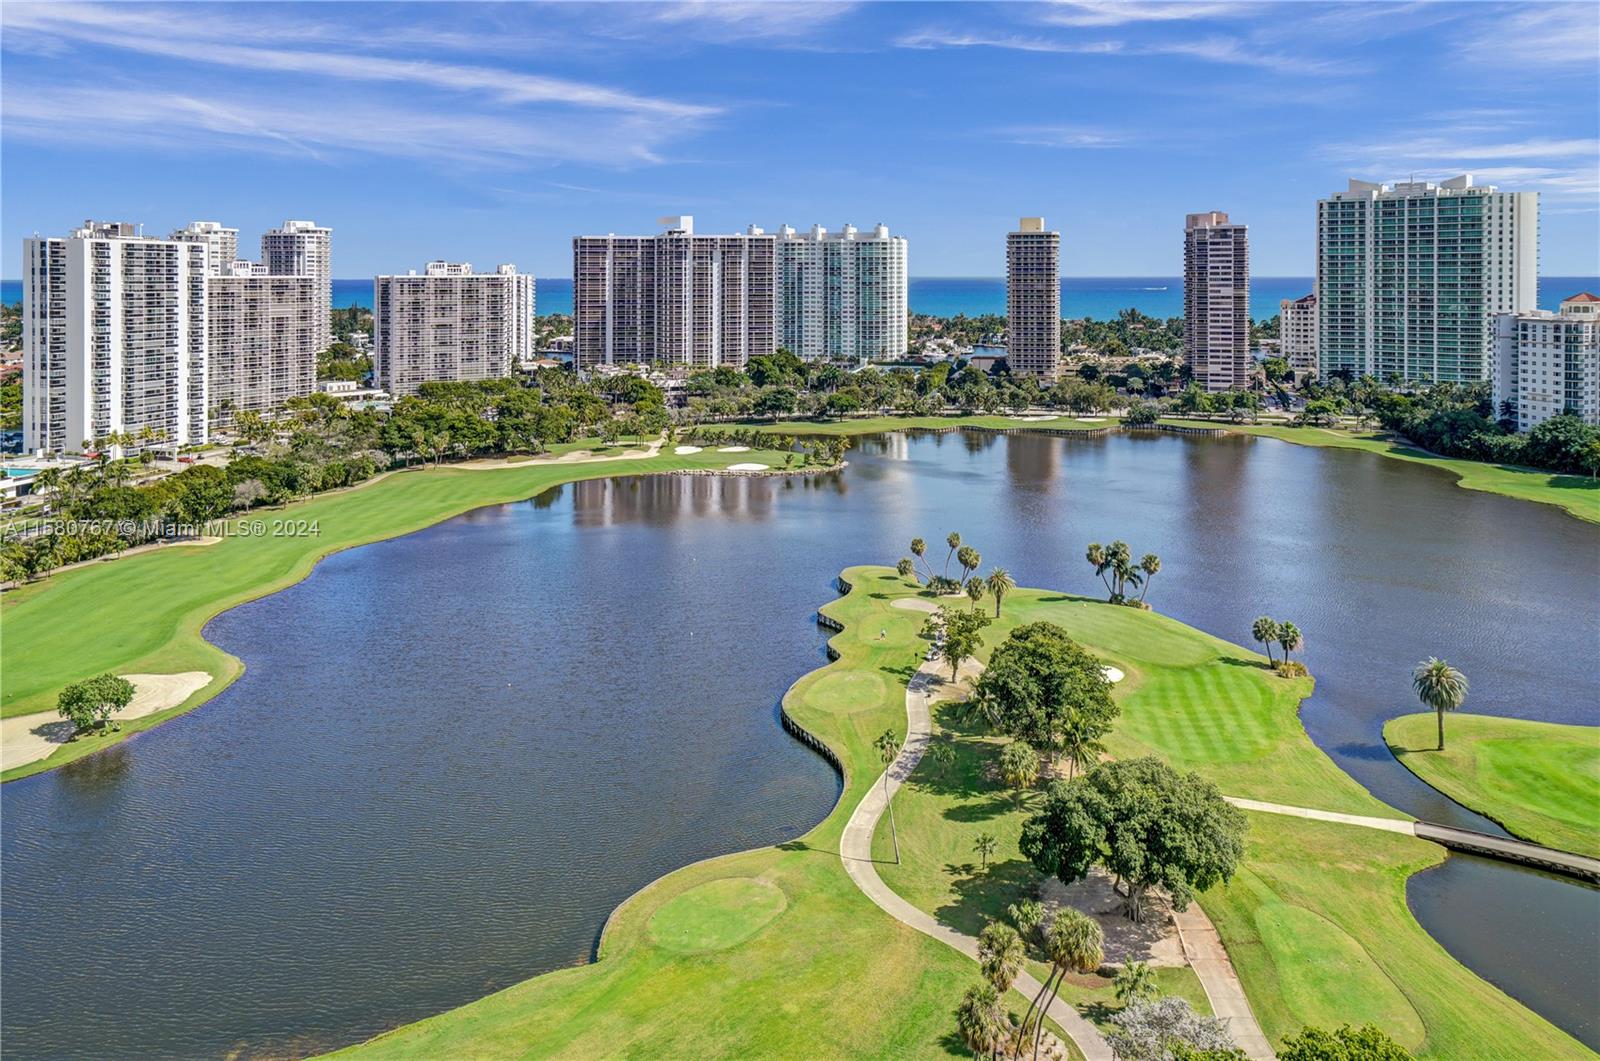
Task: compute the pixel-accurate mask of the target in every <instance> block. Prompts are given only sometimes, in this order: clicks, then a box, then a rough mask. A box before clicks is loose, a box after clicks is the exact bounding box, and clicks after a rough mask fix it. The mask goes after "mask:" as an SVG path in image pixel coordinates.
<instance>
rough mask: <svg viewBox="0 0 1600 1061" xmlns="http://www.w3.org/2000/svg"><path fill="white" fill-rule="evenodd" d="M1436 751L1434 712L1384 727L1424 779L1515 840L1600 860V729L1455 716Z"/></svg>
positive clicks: (1406, 717) (1385, 736) (1385, 735)
mask: <svg viewBox="0 0 1600 1061" xmlns="http://www.w3.org/2000/svg"><path fill="white" fill-rule="evenodd" d="M1444 726H1445V748H1444V751H1442V752H1441V751H1437V750H1435V749H1436V748H1437V746H1438V729H1437V725H1436V721H1435V718H1434V715H1433V713H1432V712H1427V713H1423V714H1416V715H1402V716H1401V717H1399V718H1394V719H1390V720H1389V721H1388V722H1387V723H1386V724H1385V725H1384V727H1383V739H1384V740H1385V741H1387V742H1388V744H1389V748H1390V750H1391V751H1393V752H1394V754H1395V756H1396V757H1397V758H1398V759H1399V760H1400V761H1401V762H1402V763H1404V764H1405V765H1406V766H1407V767H1409V768H1410V770H1411V772H1412V773H1414V774H1416V775H1417V776H1418V777H1420V778H1422V780H1424V781H1426V782H1427V783H1428V784H1430V785H1432V786H1433V787H1434V788H1436V789H1438V790H1439V791H1441V792H1443V793H1444V794H1445V795H1447V796H1449V797H1450V798H1451V799H1453V800H1455V801H1456V802H1457V803H1460V804H1462V805H1463V806H1466V807H1470V808H1472V809H1473V810H1475V811H1477V812H1478V813H1479V814H1482V815H1484V816H1485V817H1489V818H1493V819H1494V820H1495V821H1497V822H1499V823H1500V824H1501V825H1503V826H1505V828H1506V830H1507V831H1508V832H1510V833H1512V834H1514V835H1516V836H1520V837H1522V838H1524V839H1526V840H1532V841H1534V842H1535V843H1539V844H1544V845H1545V846H1546V847H1556V848H1560V849H1561V850H1563V851H1572V852H1575V853H1577V854H1580V855H1594V856H1597V857H1600V728H1596V727H1594V726H1562V725H1557V724H1555V723H1553V722H1530V721H1527V720H1525V719H1520V718H1495V717H1493V716H1490V715H1465V714H1451V715H1449V716H1448V717H1447V718H1446V719H1445V720H1444Z"/></svg>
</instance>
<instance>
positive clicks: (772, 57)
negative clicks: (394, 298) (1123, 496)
mask: <svg viewBox="0 0 1600 1061" xmlns="http://www.w3.org/2000/svg"><path fill="white" fill-rule="evenodd" d="M0 29H3V48H4V56H3V58H4V65H3V75H0V89H3V101H0V141H3V142H0V147H3V159H0V180H3V186H4V203H3V208H0V224H3V227H4V238H3V242H0V275H4V276H7V277H15V276H17V275H18V262H19V260H20V256H21V247H20V244H21V238H22V237H23V236H25V235H28V234H31V233H33V232H35V231H38V232H43V233H50V234H59V233H64V232H65V231H66V230H67V229H69V228H70V227H71V226H73V225H74V224H76V223H77V222H79V221H81V220H82V219H83V218H85V217H90V216H93V217H96V218H107V219H111V218H115V219H119V220H131V221H140V222H143V223H144V224H145V225H146V226H147V230H150V231H160V232H165V231H167V230H169V229H171V228H174V227H177V226H180V225H181V224H183V223H185V222H187V221H189V220H192V219H196V218H202V219H207V220H219V221H223V222H226V223H228V224H231V225H235V226H237V227H239V228H240V229H241V243H242V245H243V247H244V248H248V252H249V253H250V255H251V256H254V249H255V246H256V242H257V238H258V236H259V233H260V232H261V230H262V229H264V228H267V227H271V226H272V225H274V224H276V223H277V222H279V221H281V220H283V219H284V218H287V217H296V218H312V219H315V220H316V221H319V222H321V223H324V224H329V225H332V226H333V228H334V273H335V275H337V276H349V277H360V276H368V275H372V274H373V273H375V272H380V271H385V272H387V271H397V270H400V271H403V270H405V269H407V268H416V267H420V266H421V265H422V264H423V263H424V262H425V261H427V260H428V259H430V258H436V257H442V258H449V259H453V260H461V259H465V260H469V261H472V262H474V263H475V264H477V265H479V266H480V267H481V266H489V265H492V264H494V263H496V262H500V261H514V262H516V263H517V264H518V265H519V266H520V267H521V268H523V269H525V270H529V269H531V270H532V271H533V272H535V273H537V274H538V275H540V276H565V275H568V273H569V272H570V269H571V245H570V242H569V241H570V237H571V236H573V235H575V234H578V233H588V232H610V231H615V232H619V233H620V232H648V231H653V230H654V229H655V227H656V226H655V220H656V218H657V216H659V215H663V214H676V213H692V214H694V215H696V217H697V223H698V225H699V227H700V229H701V230H702V231H711V230H729V229H742V228H743V227H744V226H745V225H746V224H750V223H755V224H760V225H763V226H765V227H768V228H773V227H776V226H777V225H779V224H782V223H785V222H787V223H790V224H793V225H796V226H797V227H804V226H808V225H811V224H813V223H819V222H820V223H822V224H825V225H827V226H829V227H835V226H838V225H839V224H841V223H844V222H851V223H854V224H856V225H859V226H867V225H870V224H873V223H875V222H878V221H883V222H886V223H888V224H889V226H890V227H891V229H892V230H894V231H896V232H898V233H901V234H904V235H906V236H907V237H908V238H909V239H910V241H911V246H910V253H911V272H912V274H913V275H917V276H934V275H944V276H981V275H998V274H999V273H1000V272H1001V271H1002V264H1003V258H1004V243H1003V240H1004V233H1005V232H1006V231H1007V230H1008V229H1009V228H1011V227H1013V226H1014V224H1015V221H1016V218H1017V217H1018V216H1019V215H1021V214H1043V215H1045V217H1046V218H1047V220H1048V221H1049V222H1050V225H1051V227H1053V228H1059V229H1061V230H1062V231H1063V232H1064V234H1065V243H1066V251H1065V270H1066V272H1067V273H1068V274H1069V275H1080V276H1091V275H1093V276H1117V275H1172V274H1174V273H1176V272H1177V271H1178V270H1179V268H1180V261H1181V249H1182V224H1183V215H1184V213H1186V212H1190V211H1200V210H1211V209H1218V210H1225V211H1228V212H1229V213H1231V214H1232V215H1233V216H1234V217H1235V219H1237V220H1242V221H1244V222H1246V223H1248V224H1249V225H1250V232H1251V242H1252V257H1253V263H1252V264H1253V269H1254V270H1255V272H1256V273H1257V274H1258V275H1306V274H1309V273H1310V272H1311V260H1312V251H1313V245H1312V222H1313V210H1314V205H1313V204H1314V201H1315V200H1316V198H1317V197H1318V196H1319V195H1325V194H1327V193H1329V192H1332V191H1335V190H1337V189H1339V188H1342V187H1343V186H1344V183H1345V181H1346V179H1347V178H1349V177H1352V176H1356V177H1362V178H1366V179H1383V180H1392V179H1394V178H1396V177H1399V178H1406V177H1408V176H1409V175H1411V174H1415V175H1417V176H1418V177H1437V176H1449V175H1453V174H1455V173H1459V172H1464V171H1471V172H1474V173H1476V174H1477V175H1478V176H1479V179H1480V182H1483V183H1495V184H1498V185H1499V186H1501V187H1503V188H1510V189H1517V190H1529V191H1538V192H1541V193H1542V208H1543V223H1542V235H1541V245H1542V272H1543V273H1545V274H1546V275H1564V274H1566V275H1570V274H1583V275H1592V274H1595V273H1600V261H1597V254H1600V251H1597V242H1600V241H1597V229H1600V64H1597V62H1596V58H1597V55H1600V8H1597V7H1596V6H1595V5H1592V4H1576V3H1573V4H1566V3H1546V4H1526V5H1502V4H1493V3H1414V4H1387V3H1378V2H1364V3H1354V4H1320V3H1278V4H1266V3H1260V4H1245V3H1228V2H1198V0H1197V2H1193V3H1148V4H1109V3H1052V4H1020V3H1019V4H1009V3H1007V4H954V3H951V4H913V3H896V4H856V5H851V4H800V3H793V4H790V3H689V4H662V5H639V4H621V3H618V4H593V5H591V4H538V3H514V4H498V5H478V4H465V3H457V4H357V3H345V4H333V3H329V4H312V5H297V4H280V3H273V4H264V3H263V4H245V3H238V4H226V5H206V4H179V5H170V6H169V5H159V4H148V5H147V4H121V3H119V4H107V5H97V4H87V3H85V4H76V3H51V4H21V3H9V2H8V3H6V4H5V5H4V7H3V8H0Z"/></svg>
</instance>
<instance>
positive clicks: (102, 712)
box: [56, 674, 134, 733]
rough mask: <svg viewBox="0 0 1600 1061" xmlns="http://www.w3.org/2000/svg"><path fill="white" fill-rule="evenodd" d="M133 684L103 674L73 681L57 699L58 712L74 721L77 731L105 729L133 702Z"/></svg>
mask: <svg viewBox="0 0 1600 1061" xmlns="http://www.w3.org/2000/svg"><path fill="white" fill-rule="evenodd" d="M133 691H134V690H133V683H132V682H130V681H128V679H126V678H119V677H118V676H117V675H115V674H102V675H100V676H98V677H95V678H89V679H86V680H84V681H81V682H73V683H72V684H71V685H69V686H67V687H66V688H65V689H63V690H61V695H60V696H58V697H57V698H56V711H57V712H58V713H59V714H60V715H61V717H62V718H65V719H70V720H71V722H72V725H73V728H74V729H75V730H76V731H77V732H79V733H86V732H88V731H89V730H91V729H94V728H96V727H98V726H103V725H104V724H105V723H106V720H107V719H109V718H110V717H111V714H112V712H114V711H120V710H122V709H123V708H125V707H127V706H128V705H129V704H131V703H133Z"/></svg>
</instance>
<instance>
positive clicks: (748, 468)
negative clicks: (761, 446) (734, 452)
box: [728, 464, 772, 472]
mask: <svg viewBox="0 0 1600 1061" xmlns="http://www.w3.org/2000/svg"><path fill="white" fill-rule="evenodd" d="M728 470H729V471H730V472H765V471H771V470H772V466H771V465H768V464H730V465H728Z"/></svg>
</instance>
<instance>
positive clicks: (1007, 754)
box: [1000, 740, 1039, 804]
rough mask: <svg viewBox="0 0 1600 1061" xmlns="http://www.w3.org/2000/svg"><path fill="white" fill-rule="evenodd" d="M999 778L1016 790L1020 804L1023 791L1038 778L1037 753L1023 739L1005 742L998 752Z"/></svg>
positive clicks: (1030, 786)
mask: <svg viewBox="0 0 1600 1061" xmlns="http://www.w3.org/2000/svg"><path fill="white" fill-rule="evenodd" d="M1000 779H1001V780H1002V781H1004V782H1005V783H1006V785H1007V786H1009V787H1010V788H1013V789H1015V790H1016V793H1017V802H1018V803H1019V804H1020V803H1021V802H1022V796H1023V793H1025V792H1027V791H1028V789H1030V788H1032V787H1033V783H1034V782H1035V781H1037V780H1039V753H1038V752H1036V751H1034V750H1033V749H1032V748H1030V747H1028V745H1027V744H1026V743H1025V742H1023V741H1019V740H1014V741H1012V742H1011V743H1010V744H1007V745H1006V746H1005V749H1004V750H1003V751H1001V753H1000Z"/></svg>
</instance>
